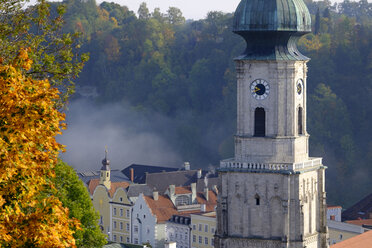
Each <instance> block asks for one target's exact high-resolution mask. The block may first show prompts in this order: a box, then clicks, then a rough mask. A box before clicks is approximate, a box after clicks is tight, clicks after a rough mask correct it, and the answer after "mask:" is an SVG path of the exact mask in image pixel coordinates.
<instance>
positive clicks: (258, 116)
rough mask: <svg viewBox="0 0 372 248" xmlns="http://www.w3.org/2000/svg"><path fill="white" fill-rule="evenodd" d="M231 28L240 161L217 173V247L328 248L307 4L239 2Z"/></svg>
mask: <svg viewBox="0 0 372 248" xmlns="http://www.w3.org/2000/svg"><path fill="white" fill-rule="evenodd" d="M233 31H234V32H235V33H236V34H238V35H240V36H242V37H243V38H244V39H245V41H246V43H247V48H246V50H245V52H244V53H243V54H242V55H241V56H239V57H238V58H236V59H235V63H236V72H237V133H236V135H235V157H234V158H231V159H227V160H223V161H221V163H220V168H219V192H220V193H219V199H218V206H217V223H218V226H217V232H216V236H215V247H217V248H222V247H224V248H242V247H247V248H260V247H262V248H263V247H270V248H271V247H273V248H274V247H275V248H284V247H286V248H289V247H290V248H300V247H301V248H303V247H306V248H326V247H328V241H327V237H328V235H327V225H326V209H327V208H326V193H325V168H326V167H325V166H323V164H322V158H313V157H309V145H308V140H309V135H308V133H307V131H306V90H307V87H306V74H307V66H306V63H307V61H308V60H309V58H307V57H305V56H304V55H302V54H301V53H300V52H299V51H298V50H297V47H296V42H297V41H298V39H299V38H300V37H301V36H302V35H304V34H306V33H309V32H310V31H311V16H310V13H309V11H308V9H307V7H306V5H305V4H304V2H303V0H241V2H240V4H239V6H238V8H237V9H236V12H235V16H234V24H233Z"/></svg>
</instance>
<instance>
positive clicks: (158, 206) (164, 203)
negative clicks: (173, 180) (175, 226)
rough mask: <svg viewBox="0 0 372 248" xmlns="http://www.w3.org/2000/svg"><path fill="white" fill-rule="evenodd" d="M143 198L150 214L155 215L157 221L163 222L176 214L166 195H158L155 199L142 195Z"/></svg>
mask: <svg viewBox="0 0 372 248" xmlns="http://www.w3.org/2000/svg"><path fill="white" fill-rule="evenodd" d="M143 198H144V199H145V201H146V203H147V206H148V207H149V208H150V210H151V212H152V214H153V215H154V216H155V217H156V220H157V223H162V222H165V221H167V220H169V219H170V218H171V217H172V215H175V214H178V212H177V210H176V208H175V207H174V205H173V203H172V201H171V200H170V199H169V198H168V197H167V196H163V195H159V198H158V200H157V201H155V200H154V199H153V198H152V197H151V196H143Z"/></svg>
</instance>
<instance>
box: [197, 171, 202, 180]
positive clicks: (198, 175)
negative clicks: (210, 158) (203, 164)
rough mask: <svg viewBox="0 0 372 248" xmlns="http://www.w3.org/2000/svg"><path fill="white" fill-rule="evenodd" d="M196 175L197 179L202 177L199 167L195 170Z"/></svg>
mask: <svg viewBox="0 0 372 248" xmlns="http://www.w3.org/2000/svg"><path fill="white" fill-rule="evenodd" d="M197 177H198V179H200V178H201V177H202V170H201V169H199V170H198V171H197Z"/></svg>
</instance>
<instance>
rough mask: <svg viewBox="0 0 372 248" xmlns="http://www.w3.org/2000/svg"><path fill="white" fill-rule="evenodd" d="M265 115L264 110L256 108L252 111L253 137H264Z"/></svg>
mask: <svg viewBox="0 0 372 248" xmlns="http://www.w3.org/2000/svg"><path fill="white" fill-rule="evenodd" d="M265 133H266V114H265V109H264V108H256V110H255V111H254V136H256V137H265V135H266V134H265Z"/></svg>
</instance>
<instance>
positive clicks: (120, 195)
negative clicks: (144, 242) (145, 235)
mask: <svg viewBox="0 0 372 248" xmlns="http://www.w3.org/2000/svg"><path fill="white" fill-rule="evenodd" d="M110 205H111V212H112V241H114V242H120V243H130V242H131V239H130V233H131V230H130V229H131V228H130V226H131V221H130V220H131V204H130V202H129V200H128V197H127V194H126V191H125V190H124V189H123V188H119V189H117V190H116V192H115V194H114V196H113V198H112V202H111V204H110Z"/></svg>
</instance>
